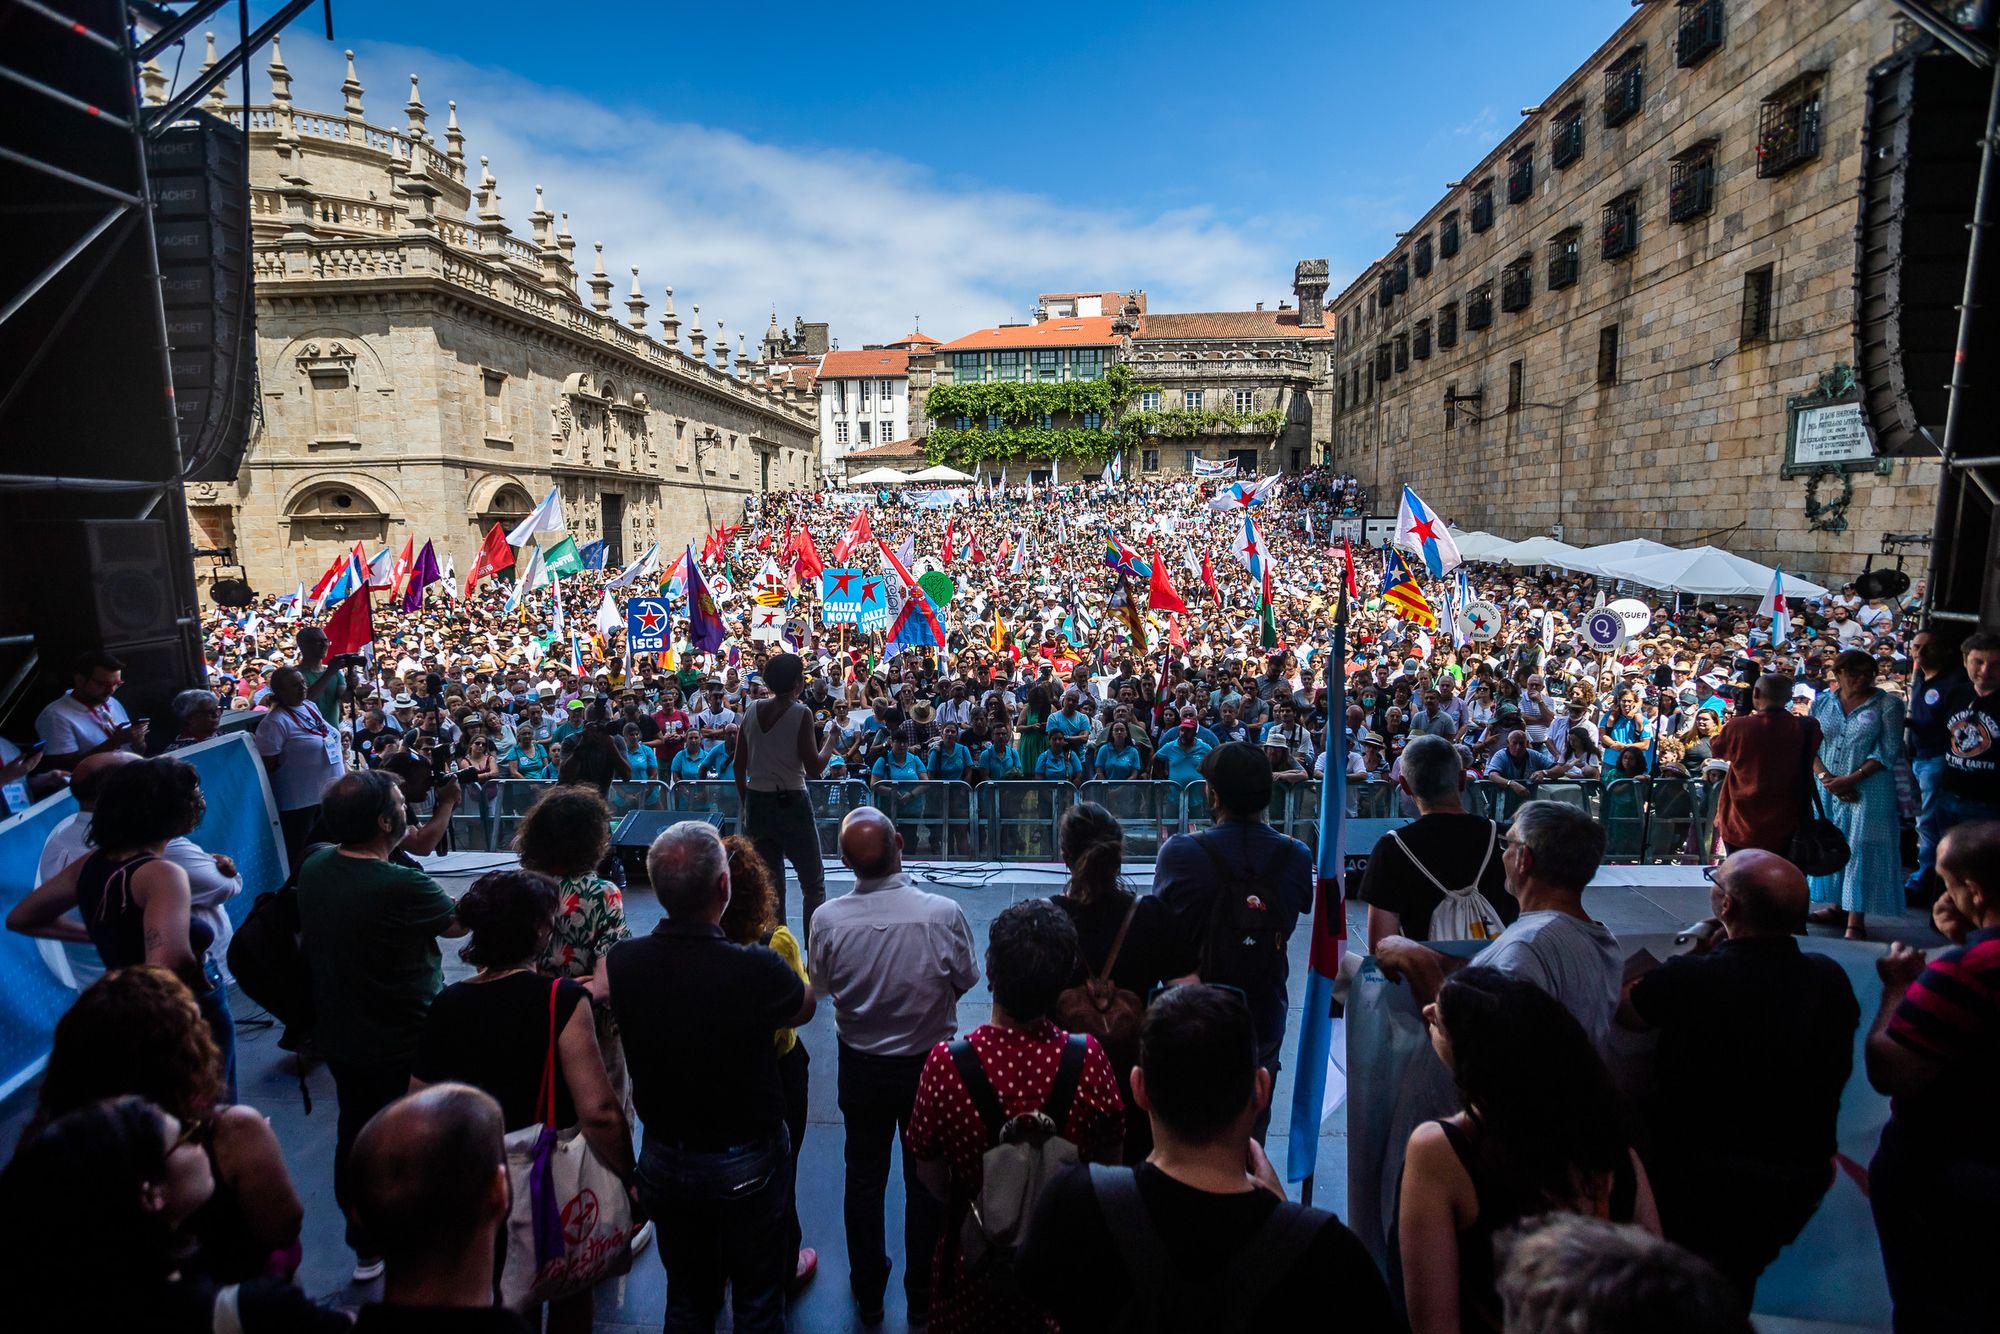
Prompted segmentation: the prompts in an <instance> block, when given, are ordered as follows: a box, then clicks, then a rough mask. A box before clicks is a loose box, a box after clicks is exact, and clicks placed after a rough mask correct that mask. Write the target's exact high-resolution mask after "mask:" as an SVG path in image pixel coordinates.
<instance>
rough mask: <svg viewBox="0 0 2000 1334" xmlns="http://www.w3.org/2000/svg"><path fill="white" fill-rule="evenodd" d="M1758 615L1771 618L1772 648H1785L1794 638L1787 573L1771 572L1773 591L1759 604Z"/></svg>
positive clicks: (1781, 571)
mask: <svg viewBox="0 0 2000 1334" xmlns="http://www.w3.org/2000/svg"><path fill="white" fill-rule="evenodd" d="M1757 614H1758V615H1759V616H1768V617H1770V618H1771V647H1772V648H1783V647H1784V646H1785V644H1786V643H1787V642H1788V641H1789V640H1790V639H1791V637H1792V605H1791V603H1790V602H1788V601H1786V600H1785V572H1784V571H1783V570H1773V571H1772V572H1771V591H1770V592H1768V593H1766V594H1764V600H1763V601H1762V602H1760V603H1758V604H1757Z"/></svg>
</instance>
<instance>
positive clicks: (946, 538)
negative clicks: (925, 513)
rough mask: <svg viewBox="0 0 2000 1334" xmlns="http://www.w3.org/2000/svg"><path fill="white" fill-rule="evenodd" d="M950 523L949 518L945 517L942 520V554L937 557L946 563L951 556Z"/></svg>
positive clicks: (949, 562)
mask: <svg viewBox="0 0 2000 1334" xmlns="http://www.w3.org/2000/svg"><path fill="white" fill-rule="evenodd" d="M951 523H952V521H951V520H950V519H946V520H945V521H944V555H942V556H941V557H939V559H940V560H942V561H943V562H944V563H945V564H946V565H949V564H951V557H952V550H951Z"/></svg>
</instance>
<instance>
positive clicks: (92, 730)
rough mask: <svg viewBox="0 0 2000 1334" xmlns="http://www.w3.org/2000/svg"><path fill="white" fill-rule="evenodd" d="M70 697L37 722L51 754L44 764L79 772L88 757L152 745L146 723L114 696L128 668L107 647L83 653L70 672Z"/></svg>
mask: <svg viewBox="0 0 2000 1334" xmlns="http://www.w3.org/2000/svg"><path fill="white" fill-rule="evenodd" d="M70 679H71V683H72V684H71V687H70V690H69V692H68V693H67V694H65V695H63V696H62V697H61V698H59V699H57V700H55V701H54V702H52V703H51V704H50V705H49V706H48V707H47V708H45V709H43V710H42V712H41V714H40V716H38V717H37V718H36V719H35V735H36V736H39V737H40V738H41V739H42V742H43V744H44V745H46V746H47V748H48V749H47V751H46V752H45V754H44V755H43V757H42V763H44V764H46V765H48V766H49V767H50V768H51V769H74V768H76V765H77V761H78V760H81V759H82V758H83V757H84V756H86V755H102V754H104V753H105V752H107V751H113V750H131V751H137V750H138V749H139V748H140V747H142V746H144V745H145V743H146V720H145V719H143V718H142V719H140V720H139V721H138V722H136V723H135V722H133V721H132V719H131V717H130V715H128V714H127V713H126V712H125V706H124V705H123V704H120V703H119V702H118V701H117V700H115V699H113V698H112V697H111V696H112V692H113V691H115V690H117V689H118V687H120V686H122V685H124V684H125V664H124V663H122V662H120V661H118V659H116V658H114V657H112V656H111V655H110V654H109V653H106V652H105V651H104V650H103V649H89V650H86V651H85V652H83V653H80V654H78V655H77V658H76V662H75V664H74V665H73V666H72V667H71V669H70Z"/></svg>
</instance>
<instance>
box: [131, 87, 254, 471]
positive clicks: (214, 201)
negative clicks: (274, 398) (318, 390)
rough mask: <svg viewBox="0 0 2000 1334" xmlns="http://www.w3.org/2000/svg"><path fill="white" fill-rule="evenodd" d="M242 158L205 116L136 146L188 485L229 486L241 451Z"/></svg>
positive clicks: (236, 144) (228, 133)
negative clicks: (146, 191) (148, 201)
mask: <svg viewBox="0 0 2000 1334" xmlns="http://www.w3.org/2000/svg"><path fill="white" fill-rule="evenodd" d="M244 152H245V139H244V135H243V132H242V131H241V130H239V129H237V128H236V127H235V126H234V125H231V124H229V123H227V122H226V121H222V120H218V119H216V118H215V117H214V116H211V115H208V114H206V113H205V112H194V113H191V114H190V116H189V117H188V119H186V120H183V121H180V122H177V123H175V124H173V125H170V126H167V127H166V128H165V129H163V130H161V131H160V133H159V134H158V136H157V137H155V138H153V139H152V140H150V141H149V142H148V143H147V146H146V169H147V176H148V181H149V184H150V186H151V192H152V197H153V237H154V245H155V248H156V249H157V251H158V253H159V258H160V293H161V298H162V300H163V302H164V303H165V306H166V319H167V341H168V344H169V346H170V347H171V349H172V354H171V362H172V366H173V377H174V409H175V412H176V413H177V414H178V416H179V419H180V436H181V458H182V460H183V464H184V466H185V468H186V469H187V472H186V477H187V480H189V481H195V482H229V481H234V480H235V478H236V470H237V469H238V468H239V467H240V466H241V465H242V463H243V454H244V451H245V450H246V449H247V448H248V447H249V443H250V402H251V394H252V393H253V392H254V390H255V382H256V319H255V311H254V307H253V305H252V302H251V292H250V185H249V178H248V175H247V171H248V166H247V163H246V161H245V157H244Z"/></svg>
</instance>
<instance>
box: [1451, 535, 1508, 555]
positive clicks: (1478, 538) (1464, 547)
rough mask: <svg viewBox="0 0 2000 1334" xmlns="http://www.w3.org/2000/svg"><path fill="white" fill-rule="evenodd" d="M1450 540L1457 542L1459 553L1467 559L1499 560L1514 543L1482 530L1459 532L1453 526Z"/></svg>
mask: <svg viewBox="0 0 2000 1334" xmlns="http://www.w3.org/2000/svg"><path fill="white" fill-rule="evenodd" d="M1451 540H1452V541H1454V542H1456V543H1458V554H1459V555H1461V556H1463V557H1465V558H1466V559H1467V560H1477V561H1495V560H1501V559H1503V558H1504V557H1505V556H1506V555H1507V553H1508V552H1510V551H1512V550H1513V549H1514V547H1515V545H1516V544H1515V543H1513V542H1509V541H1508V540H1507V539H1506V538H1504V537H1495V536H1494V535H1493V534H1491V533H1489V532H1485V531H1484V530H1480V531H1476V532H1470V533H1461V532H1460V531H1458V529H1456V528H1454V529H1452V530H1451Z"/></svg>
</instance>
